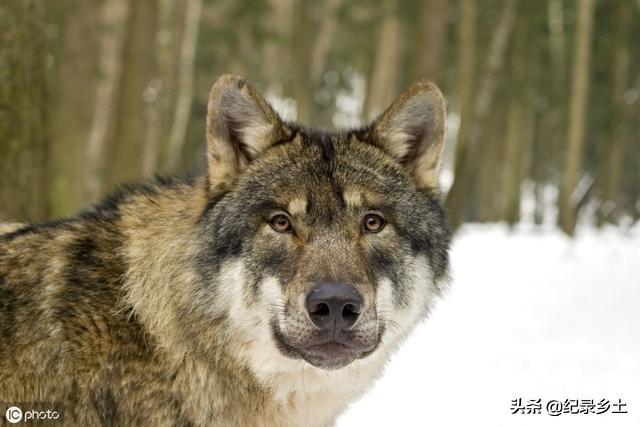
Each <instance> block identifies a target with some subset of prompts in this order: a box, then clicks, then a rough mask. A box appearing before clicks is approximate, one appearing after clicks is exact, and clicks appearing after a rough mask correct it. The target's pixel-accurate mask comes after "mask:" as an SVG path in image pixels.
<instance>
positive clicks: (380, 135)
mask: <svg viewBox="0 0 640 427" xmlns="http://www.w3.org/2000/svg"><path fill="white" fill-rule="evenodd" d="M445 117H446V108H445V103H444V97H443V96H442V93H441V92H440V89H438V87H437V86H436V85H435V84H433V83H431V82H429V81H426V80H421V81H418V82H417V83H414V84H413V85H412V86H411V87H410V88H409V89H407V91H406V92H405V93H404V94H402V95H401V96H400V97H399V98H398V99H396V100H395V101H394V102H393V104H391V106H390V107H389V108H388V109H387V110H386V111H385V112H384V113H382V115H381V116H380V117H378V118H377V119H376V121H375V122H374V123H373V135H374V138H375V140H376V143H377V144H378V145H380V146H381V147H382V148H383V149H385V151H387V152H388V153H389V154H391V155H392V156H393V157H395V158H396V159H397V160H398V161H400V162H401V163H402V164H403V165H404V166H405V167H406V168H408V169H409V172H410V173H411V175H412V176H413V177H414V179H415V182H416V185H417V186H418V188H420V189H421V190H424V191H426V192H428V193H431V194H437V193H438V169H439V166H440V157H441V156H442V150H443V148H444V136H445Z"/></svg>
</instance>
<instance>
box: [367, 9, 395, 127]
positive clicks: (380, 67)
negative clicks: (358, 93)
mask: <svg viewBox="0 0 640 427" xmlns="http://www.w3.org/2000/svg"><path fill="white" fill-rule="evenodd" d="M385 11H386V13H385V14H384V18H383V21H382V26H381V28H380V32H379V39H378V43H377V49H376V52H375V55H374V64H373V72H372V74H371V81H370V85H369V91H368V92H369V93H368V98H367V103H366V111H365V117H366V118H368V119H372V118H374V117H375V116H377V115H378V114H380V113H381V112H382V111H383V110H384V109H385V108H386V107H387V106H388V105H389V104H390V103H391V102H392V101H393V99H394V98H395V96H396V95H397V92H398V88H397V84H398V79H399V71H400V66H399V62H400V58H401V41H402V40H401V37H400V21H399V20H398V16H397V11H396V10H395V7H394V6H393V3H391V2H386V3H385Z"/></svg>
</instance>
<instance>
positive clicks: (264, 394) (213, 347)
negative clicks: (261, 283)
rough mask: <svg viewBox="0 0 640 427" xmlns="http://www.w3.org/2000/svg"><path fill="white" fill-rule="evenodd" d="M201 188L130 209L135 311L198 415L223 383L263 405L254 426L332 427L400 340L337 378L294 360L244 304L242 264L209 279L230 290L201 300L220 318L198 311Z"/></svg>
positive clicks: (259, 312) (126, 217) (260, 314)
mask: <svg viewBox="0 0 640 427" xmlns="http://www.w3.org/2000/svg"><path fill="white" fill-rule="evenodd" d="M202 184H203V183H202V182H197V183H196V184H195V186H194V187H193V188H192V189H191V191H183V190H184V189H176V191H175V192H163V193H161V195H159V196H158V197H156V198H155V199H154V202H153V203H151V204H149V203H148V202H147V201H146V200H144V199H142V200H139V201H138V200H135V199H134V200H132V201H131V202H129V203H127V204H126V205H125V206H124V207H123V208H122V213H123V216H122V221H123V222H125V223H126V224H125V226H124V227H123V228H124V229H125V230H130V231H131V233H130V234H129V235H127V243H126V245H125V247H124V248H123V250H124V254H125V256H126V258H127V260H128V265H129V269H128V272H127V275H126V279H127V280H126V282H125V287H126V292H127V299H128V301H129V303H130V304H131V305H132V307H133V310H134V311H135V312H136V314H137V316H138V317H139V318H140V319H141V321H142V322H143V324H144V325H145V327H146V329H147V331H148V333H150V334H151V335H153V336H154V337H155V339H156V340H157V342H158V344H159V346H160V347H161V348H162V349H163V353H164V354H165V357H167V358H168V359H170V360H171V363H172V364H174V366H175V369H177V371H178V378H179V380H178V381H177V387H178V388H179V389H181V391H182V392H183V393H184V394H185V395H189V396H198V398H197V399H195V402H196V403H194V404H193V405H190V406H193V408H191V409H192V411H190V412H191V416H192V417H195V416H200V417H206V415H205V414H211V411H212V410H220V409H222V408H212V407H211V402H212V399H213V400H220V396H217V397H215V398H214V397H213V396H212V395H219V394H220V390H219V389H220V384H221V383H228V384H229V387H228V390H227V392H226V393H228V396H234V398H235V399H238V400H239V401H244V402H245V403H243V404H242V405H240V406H241V407H242V406H243V405H244V404H246V402H252V403H253V404H259V405H261V406H262V408H261V410H259V411H258V413H264V414H265V417H266V418H265V419H263V420H247V421H250V423H256V424H263V423H264V424H271V421H267V420H274V424H290V425H301V424H308V423H309V421H310V420H314V422H317V424H318V425H327V424H331V423H332V422H333V419H334V417H335V416H336V414H337V413H338V412H339V411H340V410H342V409H344V407H345V406H346V405H347V404H348V403H350V402H351V401H352V400H353V399H355V398H357V396H359V395H360V394H361V393H362V392H363V391H364V390H365V389H366V388H367V387H368V386H369V385H370V383H371V381H372V380H373V379H374V378H375V377H376V376H378V375H380V374H381V371H382V367H383V364H384V363H385V362H386V359H387V357H388V354H389V353H388V350H389V349H390V348H392V347H393V346H394V345H395V342H394V343H391V342H388V343H386V345H385V346H384V348H381V349H379V351H377V352H376V353H375V354H374V355H372V356H370V357H369V358H367V359H366V360H359V361H356V362H354V363H352V364H350V365H349V366H347V367H345V368H342V369H339V370H336V371H327V370H322V369H318V368H316V367H314V366H312V365H310V364H308V363H307V362H305V361H302V360H292V359H289V358H287V357H285V356H284V355H282V354H281V353H280V352H279V351H278V349H277V348H276V345H275V343H274V341H273V338H272V337H271V331H270V328H269V321H270V319H269V318H268V315H269V313H270V312H271V311H270V310H269V307H263V306H260V303H259V302H254V303H249V302H247V301H246V300H245V299H243V298H242V295H243V292H244V289H243V285H244V283H243V275H244V266H243V263H242V261H240V260H238V261H232V262H228V263H226V264H225V265H224V266H220V267H221V268H220V273H219V274H218V276H217V277H212V278H210V283H209V284H208V286H212V287H216V286H223V287H226V290H225V292H223V293H222V295H224V296H223V297H222V298H218V299H215V300H211V299H210V297H209V296H208V295H201V296H200V302H201V303H202V304H210V305H211V307H210V311H211V313H215V316H216V319H217V320H216V321H215V322H211V319H210V318H203V317H202V316H201V314H200V313H195V312H193V311H191V310H190V309H189V307H191V305H192V304H193V303H194V302H193V299H194V295H198V294H199V293H202V289H203V287H202V283H200V281H201V280H202V278H201V277H200V276H199V275H198V273H197V271H196V265H194V262H195V260H196V259H197V258H198V257H197V256H196V255H197V254H196V251H198V250H199V247H198V246H197V244H196V243H195V242H197V241H198V240H197V232H198V228H197V222H198V219H199V217H200V213H201V212H202V211H203V209H204V208H205V205H206V203H207V199H206V190H205V187H204V186H203V185H202ZM219 294H220V293H219ZM185 319H188V322H186V323H185ZM223 400H224V399H223ZM238 400H236V402H238ZM234 405H235V403H233V402H230V403H229V407H228V408H227V409H225V411H231V412H233V413H235V415H236V416H239V417H242V416H245V415H247V414H250V413H253V412H252V411H240V412H237V413H236V411H235V410H233V408H234V407H235V406H234ZM214 406H218V405H214ZM282 417H285V418H282ZM287 417H291V419H289V418H287ZM190 418H191V417H190ZM277 420H280V421H277ZM202 421H203V422H204V421H205V419H202Z"/></svg>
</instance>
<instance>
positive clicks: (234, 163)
mask: <svg viewBox="0 0 640 427" xmlns="http://www.w3.org/2000/svg"><path fill="white" fill-rule="evenodd" d="M285 137H286V129H285V126H284V125H283V123H282V121H281V120H280V118H279V117H278V114H277V113H276V112H275V111H274V110H273V108H271V106H270V105H269V103H268V102H267V101H266V100H265V99H264V98H263V97H262V96H261V95H260V94H259V93H258V92H257V91H256V90H255V89H254V88H253V87H252V86H251V85H250V84H249V83H248V82H247V81H246V80H244V79H243V78H241V77H239V76H236V75H233V74H225V75H223V76H221V77H220V78H219V79H218V80H217V81H216V82H215V83H214V85H213V87H212V88H211V92H210V94H209V102H208V105H207V167H208V174H209V186H210V191H211V192H213V193H218V192H221V191H225V190H226V189H228V188H229V186H230V185H231V184H232V183H233V182H234V181H235V180H236V178H237V177H238V175H239V174H240V172H242V170H243V169H244V168H245V167H247V165H248V164H249V163H250V162H251V161H252V160H253V159H255V158H256V157H257V156H258V155H259V154H260V153H261V152H262V151H263V150H265V149H266V148H267V147H269V146H270V145H272V144H274V143H275V142H277V141H279V140H282V139H283V138H285Z"/></svg>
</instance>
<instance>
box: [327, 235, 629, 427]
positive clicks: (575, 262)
mask: <svg viewBox="0 0 640 427" xmlns="http://www.w3.org/2000/svg"><path fill="white" fill-rule="evenodd" d="M452 265H453V277H454V280H453V282H452V286H451V289H450V291H449V292H448V294H447V295H446V296H445V297H444V298H443V299H442V300H441V301H440V302H439V303H438V305H437V307H436V308H435V309H434V310H433V313H432V315H431V317H430V319H429V320H427V321H426V322H425V323H423V324H421V325H420V326H419V327H418V328H417V329H416V330H415V331H414V333H413V334H412V335H411V337H410V338H409V339H408V340H407V342H405V344H404V345H403V347H402V348H401V349H400V351H399V352H398V353H397V354H395V355H394V357H393V358H392V359H391V362H390V364H389V366H388V368H387V371H386V373H385V375H384V376H383V378H382V379H381V380H380V381H379V382H378V383H377V384H376V385H375V387H374V388H373V389H372V390H371V391H370V392H369V393H368V394H366V395H365V396H364V397H363V398H362V399H361V400H360V401H358V402H356V403H354V404H353V405H352V407H351V408H350V409H349V411H348V412H347V413H346V414H345V415H343V416H342V417H341V418H340V419H339V420H338V425H339V426H398V425H406V426H492V427H493V426H611V427H616V426H640V227H635V229H634V230H632V231H630V232H627V233H623V232H622V231H619V230H616V229H607V230H604V231H592V230H583V231H582V232H581V235H580V236H579V237H578V238H576V239H575V240H573V241H572V240H569V239H567V238H566V237H564V236H563V235H562V234H561V233H559V232H557V231H544V232H541V231H535V230H533V229H522V228H521V229H520V230H518V231H513V232H511V231H509V230H508V229H507V228H506V227H504V226H500V225H491V226H481V225H470V226H466V227H465V228H463V229H462V230H461V232H460V233H459V235H458V236H457V238H456V240H455V243H454V247H453V251H452ZM516 398H522V399H523V403H525V402H527V400H528V399H537V398H540V399H542V403H543V404H544V403H545V402H546V401H549V400H553V399H556V400H560V401H563V400H565V399H593V400H595V401H596V402H597V401H599V400H600V399H603V398H604V399H608V400H610V401H616V402H617V399H618V398H621V399H622V400H623V402H626V403H627V404H628V406H627V407H626V409H627V410H628V412H629V413H628V414H611V413H610V412H611V411H609V412H608V413H607V414H604V415H594V414H590V415H581V414H579V415H575V414H574V415H572V414H562V415H559V416H557V417H552V416H550V415H548V414H547V413H546V411H545V408H544V407H543V408H542V414H540V415H521V414H517V415H511V401H512V399H516Z"/></svg>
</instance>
